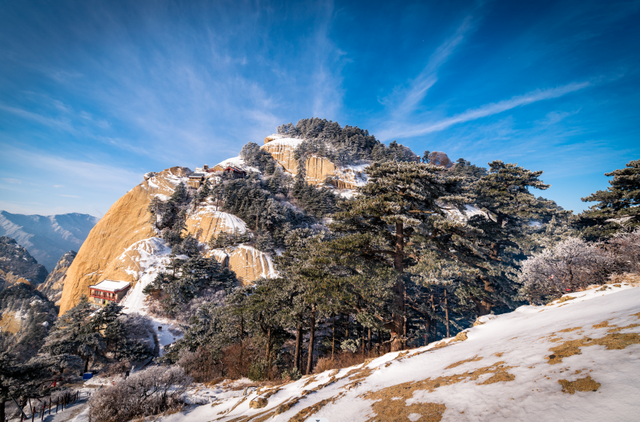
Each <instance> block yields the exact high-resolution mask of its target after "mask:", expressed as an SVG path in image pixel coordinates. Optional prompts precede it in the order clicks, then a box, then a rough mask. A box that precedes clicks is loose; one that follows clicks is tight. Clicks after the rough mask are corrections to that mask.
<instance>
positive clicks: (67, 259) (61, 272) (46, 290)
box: [38, 251, 77, 305]
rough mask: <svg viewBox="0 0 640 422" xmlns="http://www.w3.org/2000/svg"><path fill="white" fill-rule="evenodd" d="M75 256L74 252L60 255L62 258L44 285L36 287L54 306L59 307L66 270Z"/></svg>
mask: <svg viewBox="0 0 640 422" xmlns="http://www.w3.org/2000/svg"><path fill="white" fill-rule="evenodd" d="M76 255H77V253H76V252H75V251H69V252H67V253H66V254H64V255H62V258H60V260H59V261H58V263H57V264H56V267H55V268H54V269H53V271H51V272H50V273H49V275H48V276H47V279H46V280H45V281H44V283H42V284H41V285H39V286H38V290H39V291H40V292H42V293H43V294H44V295H45V296H47V298H48V299H49V300H50V301H52V302H54V303H55V304H56V305H60V298H61V297H62V288H63V287H64V283H65V281H66V280H67V270H68V269H69V267H70V266H71V264H72V263H73V260H74V259H75V257H76Z"/></svg>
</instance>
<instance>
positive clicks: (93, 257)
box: [60, 167, 272, 314]
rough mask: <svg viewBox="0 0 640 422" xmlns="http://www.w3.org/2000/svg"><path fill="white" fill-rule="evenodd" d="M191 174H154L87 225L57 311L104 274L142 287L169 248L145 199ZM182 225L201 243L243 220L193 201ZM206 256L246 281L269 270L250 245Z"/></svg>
mask: <svg viewBox="0 0 640 422" xmlns="http://www.w3.org/2000/svg"><path fill="white" fill-rule="evenodd" d="M189 174H191V170H189V169H187V168H184V167H172V168H170V169H166V170H164V171H162V172H158V173H152V174H150V175H148V176H149V177H148V178H147V180H144V181H143V182H141V183H140V184H139V185H137V186H135V187H134V188H133V189H131V190H130V191H129V192H127V193H126V194H125V195H124V196H123V197H122V198H120V199H119V200H118V201H117V202H116V203H115V204H114V205H113V206H112V207H111V208H110V209H109V211H108V212H107V213H106V214H105V216H104V217H103V218H102V219H101V220H100V221H99V222H98V224H97V225H96V226H95V227H94V228H93V229H92V230H91V233H90V234H89V236H88V237H87V240H86V241H85V242H84V244H83V246H82V247H81V248H80V250H79V251H78V254H77V256H76V257H75V259H74V261H73V263H72V264H71V266H70V267H69V269H68V270H67V275H66V278H67V282H66V283H65V285H64V289H63V291H62V297H61V300H60V313H61V314H63V313H65V312H66V311H67V310H68V309H70V308H72V307H73V306H75V304H76V303H78V301H79V300H80V297H81V296H82V295H83V294H85V295H86V294H88V291H89V290H88V288H89V286H90V285H92V284H97V283H98V282H100V281H102V280H105V279H114V280H123V281H128V282H131V283H134V284H135V283H136V282H137V281H140V280H141V281H142V283H141V284H140V285H137V286H134V289H132V293H131V294H132V295H133V294H135V293H134V292H139V294H142V293H141V290H142V288H144V287H145V286H146V284H148V283H149V282H150V281H151V280H152V279H153V277H154V276H155V275H156V274H157V272H158V271H160V270H162V269H163V268H164V266H165V265H166V264H167V259H168V257H169V254H170V252H171V248H170V247H169V246H168V245H167V244H166V243H165V241H164V240H163V239H161V238H160V237H159V236H160V233H159V232H158V231H157V229H156V228H155V227H154V225H153V224H152V215H151V213H150V212H149V204H150V203H151V201H152V200H153V199H154V198H159V199H160V200H166V199H168V198H169V197H170V196H171V195H172V194H173V192H174V190H175V188H176V186H178V185H179V184H180V183H186V182H187V180H188V179H187V177H188V175H189ZM185 224H186V227H185V228H186V232H187V233H188V234H191V235H193V236H194V237H195V238H197V239H198V240H201V241H203V242H206V241H208V240H209V238H210V237H211V236H217V235H219V234H220V233H229V234H232V233H234V232H236V229H238V230H239V231H240V232H242V227H243V225H244V223H243V222H242V221H241V220H240V219H239V218H237V217H235V216H233V215H230V214H228V213H224V212H220V211H218V210H217V208H216V207H215V206H214V205H212V204H210V203H202V204H198V205H197V206H195V208H194V209H192V210H191V212H190V214H189V216H188V218H187V219H186V222H185ZM210 256H213V257H214V258H216V259H218V260H219V261H220V262H221V263H223V264H224V265H228V266H229V267H230V268H231V269H232V270H233V271H235V272H236V273H237V274H238V277H239V278H240V279H241V280H244V282H247V283H248V282H251V281H252V280H255V279H256V278H258V277H261V276H266V275H268V274H270V272H272V269H271V268H272V264H270V262H271V261H270V257H269V256H268V255H265V254H264V253H262V252H260V251H258V250H256V249H255V248H252V247H250V246H246V247H230V248H226V249H224V250H219V251H217V253H216V252H213V251H212V252H211V254H210ZM136 297H137V296H136ZM130 301H132V302H134V303H136V304H135V305H131V306H134V307H135V308H136V309H141V306H142V304H141V301H142V296H141V297H139V298H138V299H127V302H126V303H127V304H128V303H132V302H130ZM139 301H140V303H138V302H139ZM127 306H129V305H127Z"/></svg>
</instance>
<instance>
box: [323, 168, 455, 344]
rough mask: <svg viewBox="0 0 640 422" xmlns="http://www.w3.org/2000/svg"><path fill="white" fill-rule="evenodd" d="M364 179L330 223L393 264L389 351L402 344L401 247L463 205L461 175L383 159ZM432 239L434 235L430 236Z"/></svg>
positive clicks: (403, 256)
mask: <svg viewBox="0 0 640 422" xmlns="http://www.w3.org/2000/svg"><path fill="white" fill-rule="evenodd" d="M368 174H369V183H368V184H367V185H366V186H364V187H362V188H360V195H359V196H358V197H356V199H355V200H354V201H351V202H346V203H344V206H345V207H346V209H345V211H344V212H341V213H337V214H336V223H335V224H334V225H333V226H332V227H333V229H335V230H336V231H337V232H339V233H342V234H343V235H344V236H347V237H351V238H353V239H358V241H357V242H355V243H354V246H356V245H357V248H358V253H360V254H361V255H363V256H367V257H369V259H371V260H373V261H377V262H385V263H387V265H389V266H392V267H393V268H394V269H395V271H396V273H397V277H396V281H395V285H394V289H393V293H394V298H395V299H394V309H393V322H392V324H391V331H392V335H393V336H394V340H393V341H392V350H400V349H402V348H404V345H405V343H406V335H407V324H406V310H405V294H406V293H405V276H404V273H405V265H406V261H407V259H408V258H410V256H409V255H410V251H409V250H407V249H406V246H407V244H408V243H409V242H410V240H411V239H412V238H413V237H414V236H415V235H417V234H419V233H426V234H428V233H434V231H435V230H436V228H437V226H442V224H441V223H443V220H446V215H447V211H446V209H447V208H452V209H453V208H456V207H461V206H462V201H463V200H464V199H463V198H462V197H461V196H458V194H459V193H460V187H459V184H460V179H459V178H455V177H449V176H448V175H447V174H446V173H443V172H442V171H441V169H440V168H438V167H435V166H432V165H429V164H424V163H407V162H388V163H382V164H374V165H372V166H371V167H369V169H368ZM434 240H435V239H434Z"/></svg>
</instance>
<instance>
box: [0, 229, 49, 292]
mask: <svg viewBox="0 0 640 422" xmlns="http://www.w3.org/2000/svg"><path fill="white" fill-rule="evenodd" d="M46 278H47V270H46V269H45V268H44V266H42V265H40V264H38V262H37V261H36V260H35V259H34V258H33V257H32V256H31V254H29V252H28V251H27V250H26V249H25V248H24V247H22V246H20V245H19V244H18V243H17V242H16V241H15V239H12V238H10V237H7V236H0V290H2V288H3V287H4V288H6V287H8V286H10V285H13V284H16V283H26V284H30V285H32V286H34V287H35V286H37V285H38V284H40V283H42V282H44V280H45V279H46Z"/></svg>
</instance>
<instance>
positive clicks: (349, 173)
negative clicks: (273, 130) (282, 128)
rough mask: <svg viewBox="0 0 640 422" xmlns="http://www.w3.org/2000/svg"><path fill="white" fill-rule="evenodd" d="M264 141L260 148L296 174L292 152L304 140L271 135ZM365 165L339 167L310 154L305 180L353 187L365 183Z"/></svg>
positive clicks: (296, 166) (347, 187)
mask: <svg viewBox="0 0 640 422" xmlns="http://www.w3.org/2000/svg"><path fill="white" fill-rule="evenodd" d="M264 142H265V144H264V145H263V146H262V149H263V150H265V151H267V152H268V153H269V154H271V156H272V157H273V158H274V159H275V160H276V161H277V162H278V164H280V165H281V166H282V167H283V168H284V169H285V171H287V172H288V173H291V174H293V175H296V174H298V171H299V169H298V161H297V160H296V159H295V158H294V152H295V149H296V147H297V146H298V145H300V144H301V143H302V142H304V140H302V139H295V138H284V137H282V136H281V135H271V136H267V137H266V138H265V140H264ZM365 167H366V165H361V166H348V167H340V166H336V165H335V164H334V163H332V162H331V160H329V159H327V158H324V157H317V156H311V157H308V158H307V159H306V161H305V180H306V181H307V183H309V184H312V185H320V184H323V183H327V182H328V183H330V184H331V185H333V186H335V187H336V188H338V189H355V188H356V187H358V186H362V185H363V184H365V183H366V175H365V174H364V171H363V170H364V168H365Z"/></svg>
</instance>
